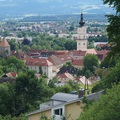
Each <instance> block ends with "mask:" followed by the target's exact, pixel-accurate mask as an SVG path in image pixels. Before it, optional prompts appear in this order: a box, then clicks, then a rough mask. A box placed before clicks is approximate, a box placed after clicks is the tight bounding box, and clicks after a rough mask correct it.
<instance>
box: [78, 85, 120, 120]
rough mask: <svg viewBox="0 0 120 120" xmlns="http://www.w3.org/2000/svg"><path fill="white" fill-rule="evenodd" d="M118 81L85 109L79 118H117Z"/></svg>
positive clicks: (118, 105) (119, 109)
mask: <svg viewBox="0 0 120 120" xmlns="http://www.w3.org/2000/svg"><path fill="white" fill-rule="evenodd" d="M119 91H120V83H119V84H118V85H114V86H113V87H112V89H109V90H107V92H106V94H105V95H103V96H102V97H101V98H100V99H99V100H98V101H97V102H94V103H93V104H92V105H90V106H89V108H88V110H85V111H84V112H83V113H82V114H81V115H80V119H79V120H119V118H120V92H119Z"/></svg>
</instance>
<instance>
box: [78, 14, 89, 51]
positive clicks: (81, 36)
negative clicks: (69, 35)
mask: <svg viewBox="0 0 120 120" xmlns="http://www.w3.org/2000/svg"><path fill="white" fill-rule="evenodd" d="M79 24H80V26H79V28H78V30H77V33H78V39H77V50H82V51H87V33H86V26H84V24H85V22H84V21H83V14H81V20H80V22H79Z"/></svg>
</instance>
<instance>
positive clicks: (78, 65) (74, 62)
mask: <svg viewBox="0 0 120 120" xmlns="http://www.w3.org/2000/svg"><path fill="white" fill-rule="evenodd" d="M71 63H72V65H73V66H74V67H75V68H78V69H82V68H83V67H84V65H83V59H73V60H72V62H71Z"/></svg>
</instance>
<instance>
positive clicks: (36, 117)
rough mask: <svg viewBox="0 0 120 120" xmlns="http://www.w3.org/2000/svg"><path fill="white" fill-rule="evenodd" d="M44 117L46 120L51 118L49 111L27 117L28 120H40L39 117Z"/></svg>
mask: <svg viewBox="0 0 120 120" xmlns="http://www.w3.org/2000/svg"><path fill="white" fill-rule="evenodd" d="M42 115H43V116H46V117H47V118H49V119H50V118H51V110H46V111H44V112H41V113H37V114H33V115H29V116H28V120H40V117H41V116H42Z"/></svg>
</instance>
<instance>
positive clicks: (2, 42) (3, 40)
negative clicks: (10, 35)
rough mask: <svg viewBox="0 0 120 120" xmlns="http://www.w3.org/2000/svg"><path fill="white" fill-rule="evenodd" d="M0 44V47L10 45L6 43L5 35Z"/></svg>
mask: <svg viewBox="0 0 120 120" xmlns="http://www.w3.org/2000/svg"><path fill="white" fill-rule="evenodd" d="M0 46H1V47H8V46H10V45H9V44H8V42H7V40H6V38H5V37H4V38H3V39H2V41H1V42H0Z"/></svg>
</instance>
